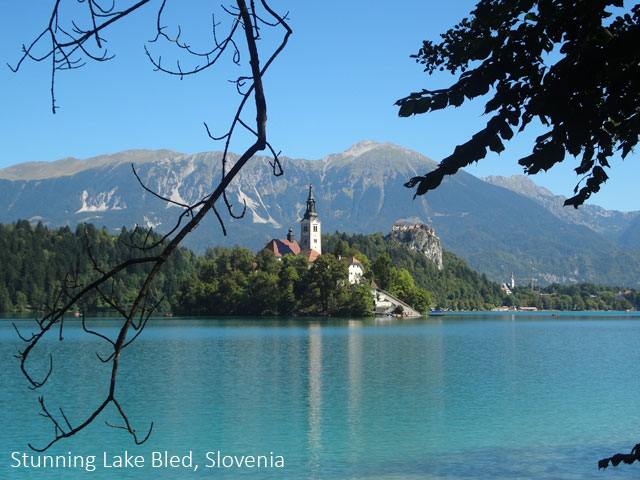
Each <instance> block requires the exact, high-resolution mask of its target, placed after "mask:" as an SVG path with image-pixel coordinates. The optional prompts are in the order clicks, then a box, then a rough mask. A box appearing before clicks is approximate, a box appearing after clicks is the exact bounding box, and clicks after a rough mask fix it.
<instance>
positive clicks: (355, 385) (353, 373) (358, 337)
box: [347, 320, 362, 460]
mask: <svg viewBox="0 0 640 480" xmlns="http://www.w3.org/2000/svg"><path fill="white" fill-rule="evenodd" d="M348 329H349V330H348V331H349V333H348V341H347V342H348V359H349V361H348V362H349V404H348V425H349V445H350V446H351V449H350V456H351V458H350V460H355V457H356V456H357V452H358V451H359V450H360V443H361V442H362V438H361V428H360V424H361V416H362V401H361V397H362V332H361V330H362V321H361V320H349V323H348Z"/></svg>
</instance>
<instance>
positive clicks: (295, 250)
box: [264, 238, 300, 257]
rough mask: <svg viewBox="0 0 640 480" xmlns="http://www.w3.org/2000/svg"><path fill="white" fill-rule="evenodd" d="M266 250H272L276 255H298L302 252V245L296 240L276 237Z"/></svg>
mask: <svg viewBox="0 0 640 480" xmlns="http://www.w3.org/2000/svg"><path fill="white" fill-rule="evenodd" d="M264 248H265V249H266V250H270V251H272V252H273V254H274V255H275V256H276V257H282V256H284V255H287V254H292V255H298V254H299V253H300V245H298V242H296V241H295V240H294V241H293V242H290V241H289V240H284V239H281V238H274V239H273V240H271V241H270V242H269V243H267V246H266V247H264Z"/></svg>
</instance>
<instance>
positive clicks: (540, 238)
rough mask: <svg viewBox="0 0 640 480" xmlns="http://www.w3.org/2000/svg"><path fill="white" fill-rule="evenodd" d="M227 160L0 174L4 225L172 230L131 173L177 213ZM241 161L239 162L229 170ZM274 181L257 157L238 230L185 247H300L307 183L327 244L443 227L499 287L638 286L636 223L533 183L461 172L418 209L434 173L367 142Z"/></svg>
mask: <svg viewBox="0 0 640 480" xmlns="http://www.w3.org/2000/svg"><path fill="white" fill-rule="evenodd" d="M221 156H222V154H221V153H220V152H205V153H198V154H181V153H177V152H172V151H169V150H157V151H147V150H132V151H125V152H120V153H116V154H113V155H103V156H99V157H95V158H90V159H86V160H78V159H74V158H67V159H62V160H58V161H56V162H30V163H22V164H18V165H14V166H12V167H8V168H5V169H2V170H0V222H1V223H10V222H13V221H15V220H17V219H19V218H24V219H28V220H30V221H31V222H38V221H42V222H43V223H44V224H45V225H48V226H50V227H55V226H60V225H70V226H74V225H75V224H77V223H79V222H92V223H94V224H96V225H97V226H98V227H102V226H105V227H106V228H107V229H109V230H110V231H118V230H119V229H120V228H121V227H122V226H126V227H127V228H131V227H132V226H134V225H135V224H139V225H141V226H145V227H153V228H154V229H155V230H157V231H159V232H164V231H168V230H169V229H170V228H171V227H172V226H173V225H174V224H175V221H176V219H177V217H178V215H179V214H180V213H181V212H182V210H183V209H182V207H180V206H178V205H176V204H171V203H167V202H165V201H163V200H160V199H158V198H157V197H156V196H154V195H152V194H150V193H148V192H147V191H145V190H144V189H143V188H142V187H141V185H140V184H139V183H138V181H137V179H136V177H135V176H134V174H133V171H132V167H131V165H132V164H133V165H134V166H135V169H136V172H137V174H138V176H139V177H140V179H141V181H142V182H143V183H144V184H145V185H146V186H147V187H148V188H150V189H151V190H153V191H154V192H156V193H157V194H159V195H160V196H162V197H165V198H169V199H171V200H172V201H174V202H176V203H178V204H188V203H193V202H195V201H198V200H200V199H201V198H203V197H204V196H205V195H207V193H208V192H210V191H211V190H212V187H213V186H215V185H216V184H217V182H218V180H219V178H220V175H221V165H220V161H221ZM236 158H237V157H236V156H233V155H232V156H231V158H230V162H233V161H234V160H235V159H236ZM281 162H282V166H283V170H284V175H282V176H279V177H275V176H273V174H272V169H271V167H270V165H269V158H268V157H262V156H256V157H255V158H253V159H252V160H251V161H250V162H249V163H248V164H247V165H246V166H245V167H244V168H243V169H242V171H241V172H240V174H239V175H238V177H237V178H236V179H235V180H234V181H233V182H232V183H231V185H230V187H229V189H228V198H229V200H230V202H231V203H232V206H233V212H234V213H235V214H239V213H240V212H241V211H242V207H243V204H246V214H245V216H244V218H241V219H234V218H232V217H231V216H229V214H228V213H226V212H225V208H224V206H223V205H219V206H218V210H219V211H220V213H221V215H222V217H223V221H224V223H225V227H226V229H227V236H226V237H225V236H223V234H222V230H221V228H220V225H219V224H218V222H217V220H216V219H215V216H210V218H208V219H205V221H204V222H203V223H202V224H201V225H200V226H199V227H198V228H197V229H196V230H195V231H193V232H192V233H191V235H190V236H189V237H187V238H188V240H187V243H186V244H185V246H187V247H189V248H191V249H193V250H195V251H196V252H202V251H204V250H205V249H206V248H207V247H209V246H215V245H228V246H229V245H234V244H238V245H243V246H246V247H249V248H251V249H252V250H258V249H260V248H262V247H263V246H264V245H265V244H266V243H267V242H268V241H269V240H270V239H271V238H285V237H286V234H287V230H288V229H289V228H290V227H292V228H293V230H294V233H295V235H296V237H299V228H300V227H299V226H298V222H299V221H300V219H301V218H302V214H303V212H304V208H305V202H306V198H307V195H308V187H309V183H312V184H313V186H314V196H315V199H316V205H317V211H318V214H319V216H320V219H321V220H322V230H323V231H324V232H326V233H329V232H334V231H344V232H347V233H373V232H377V231H380V232H384V233H387V232H389V231H390V230H391V225H392V224H393V222H395V221H404V222H407V223H426V224H428V225H431V226H432V227H434V228H435V230H436V234H437V235H438V236H439V237H440V239H441V241H442V245H443V247H444V248H445V249H447V250H450V251H452V252H454V253H456V254H457V255H459V256H461V257H462V258H464V259H466V260H467V261H468V262H469V264H470V265H471V266H472V267H473V268H475V269H476V270H479V271H481V272H483V273H486V274H487V275H488V276H489V277H490V278H492V279H494V280H496V281H505V280H506V279H507V278H509V277H510V276H511V274H512V273H513V275H514V276H515V277H516V279H520V280H519V283H531V279H532V278H533V279H535V280H536V281H538V282H539V283H540V284H546V283H550V282H561V283H572V282H593V283H605V284H614V285H623V286H628V287H638V285H639V282H640V274H638V273H637V272H640V250H639V246H640V214H639V213H640V212H617V211H608V210H605V209H602V208H600V207H595V206H590V205H585V206H583V207H581V208H580V209H578V210H577V211H576V210H574V209H573V208H563V207H561V204H562V202H563V197H558V196H554V195H553V194H552V193H551V192H549V191H548V190H545V189H543V188H541V187H538V186H537V185H535V183H533V182H532V181H531V180H530V179H529V178H528V177H522V176H514V177H510V178H504V177H489V178H486V179H484V180H483V179H479V178H476V177H474V176H472V175H470V174H468V173H466V172H464V171H461V172H459V173H458V174H456V175H455V176H453V177H449V178H447V179H446V180H444V181H443V183H442V185H441V186H440V187H439V188H438V189H437V190H435V191H433V192H429V193H428V194H427V195H426V196H423V197H418V198H416V199H415V200H414V199H413V198H412V197H413V193H412V191H410V190H407V189H406V188H404V186H403V184H404V182H406V181H407V179H408V178H410V177H412V176H414V175H417V174H423V173H425V172H426V171H429V170H432V169H433V168H434V167H435V166H436V163H435V162H433V161H432V160H430V159H429V158H427V157H425V156H424V155H421V154H420V153H417V152H415V151H412V150H409V149H406V148H403V147H400V146H397V145H393V144H390V143H377V142H372V141H363V142H360V143H358V144H356V145H354V146H352V147H351V148H349V149H348V150H346V151H345V152H342V153H339V154H333V155H329V156H327V157H325V158H323V159H320V160H305V159H292V158H281Z"/></svg>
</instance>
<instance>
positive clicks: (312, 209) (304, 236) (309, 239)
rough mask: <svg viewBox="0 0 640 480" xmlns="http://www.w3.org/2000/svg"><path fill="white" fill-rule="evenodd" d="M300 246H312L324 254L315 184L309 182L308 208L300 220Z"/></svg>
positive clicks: (302, 247)
mask: <svg viewBox="0 0 640 480" xmlns="http://www.w3.org/2000/svg"><path fill="white" fill-rule="evenodd" d="M300 224H301V225H300V248H301V249H303V250H304V249H305V248H310V249H312V250H315V251H316V252H318V253H319V254H322V239H321V237H320V235H321V233H322V231H321V229H320V219H319V218H318V213H317V212H316V201H315V199H314V198H313V185H312V184H311V183H309V198H307V210H306V212H304V216H303V217H302V220H301V221H300Z"/></svg>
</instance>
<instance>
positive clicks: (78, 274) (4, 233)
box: [0, 220, 195, 312]
mask: <svg viewBox="0 0 640 480" xmlns="http://www.w3.org/2000/svg"><path fill="white" fill-rule="evenodd" d="M146 235H147V232H146V231H143V230H140V229H137V230H135V231H127V229H126V228H124V227H123V228H122V232H121V233H120V235H118V236H113V235H111V234H109V233H107V231H106V229H102V230H98V229H96V228H95V227H94V226H93V225H91V224H81V225H78V227H77V228H76V229H75V232H73V231H71V229H70V228H69V227H62V228H59V229H58V230H49V229H48V228H46V227H45V226H43V225H42V224H41V223H38V224H37V225H36V226H35V227H32V226H31V225H30V224H29V222H28V221H26V220H19V221H17V222H16V223H14V224H9V225H1V224H0V265H1V266H2V268H0V312H25V311H42V310H44V309H45V308H46V305H49V306H51V305H53V304H54V302H55V300H56V298H58V295H59V294H60V291H61V288H62V287H63V285H66V289H67V291H69V292H73V291H76V290H77V289H78V288H79V287H81V286H83V285H86V284H87V283H88V282H90V281H92V280H94V279H95V278H97V277H98V276H99V275H100V273H99V272H98V271H97V270H96V268H95V266H97V267H99V268H100V269H101V270H103V271H108V270H109V269H110V268H112V267H114V266H115V265H117V264H119V263H121V262H123V261H125V260H127V259H129V258H131V257H132V256H133V255H134V254H135V255H137V256H140V255H149V256H152V255H154V254H156V253H157V249H152V250H150V251H148V252H141V251H140V250H138V249H135V248H132V247H131V245H133V244H142V243H143V242H144V239H145V237H146ZM154 239H156V240H157V239H158V237H156V236H155V235H150V236H149V240H154ZM88 248H90V252H91V256H90V255H89V254H88ZM91 257H93V259H94V260H95V262H96V265H95V266H94V264H93V262H92V261H91ZM194 262H195V257H194V255H193V254H192V253H191V252H189V251H188V250H185V249H181V250H179V251H178V252H176V254H174V255H172V256H171V257H170V258H169V259H168V260H167V262H166V264H165V265H164V266H163V269H162V270H161V271H160V273H159V274H158V276H157V277H156V279H155V280H154V282H153V284H152V287H151V290H150V298H149V300H150V301H153V302H154V303H155V302H158V301H161V300H162V299H163V298H164V300H162V301H161V303H160V305H159V306H158V311H168V310H169V303H168V299H169V298H170V297H171V296H173V295H174V293H175V292H176V287H177V285H178V284H179V280H180V278H182V277H184V276H185V275H186V274H188V272H190V271H193V270H194ZM147 272H148V267H147V266H145V265H132V266H130V267H128V268H126V269H125V270H124V271H123V272H121V273H120V274H118V275H117V276H116V277H115V279H114V281H113V282H112V283H111V284H107V288H105V289H104V293H105V295H107V297H108V298H111V299H113V300H114V301H116V302H118V303H119V304H121V305H127V304H128V303H129V302H131V301H133V299H134V298H135V297H136V295H137V294H138V290H139V289H140V287H141V286H142V283H143V282H144V279H145V277H146V274H147ZM60 298H61V299H64V298H65V297H64V296H63V297H60ZM110 309H111V308H110V307H109V305H108V304H107V303H106V302H105V301H104V299H103V298H102V297H100V296H99V295H98V294H97V293H91V294H89V295H87V296H85V297H84V298H83V300H82V303H81V304H80V305H77V306H76V310H77V311H83V312H96V311H100V310H110Z"/></svg>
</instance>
